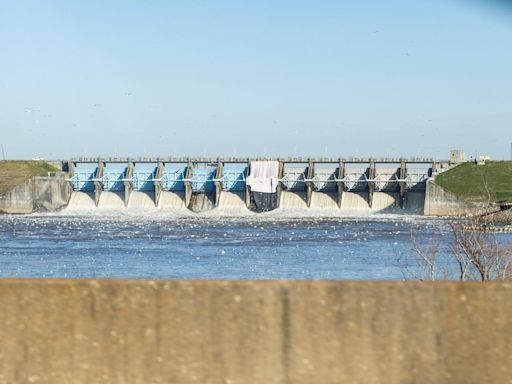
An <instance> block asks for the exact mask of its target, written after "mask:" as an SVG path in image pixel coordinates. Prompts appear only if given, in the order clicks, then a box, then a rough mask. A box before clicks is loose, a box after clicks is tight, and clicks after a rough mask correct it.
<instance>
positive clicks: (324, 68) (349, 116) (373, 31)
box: [0, 0, 512, 159]
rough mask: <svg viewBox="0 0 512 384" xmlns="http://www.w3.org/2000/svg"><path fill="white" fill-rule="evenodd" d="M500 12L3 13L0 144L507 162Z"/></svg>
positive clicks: (232, 4) (261, 5)
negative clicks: (456, 151) (456, 155)
mask: <svg viewBox="0 0 512 384" xmlns="http://www.w3.org/2000/svg"><path fill="white" fill-rule="evenodd" d="M483 4H486V5H483ZM507 4H510V3H509V2H507V1H501V2H500V1H494V2H485V3H483V2H482V3H480V2H478V1H471V0H466V1H464V0H428V1H427V0H417V1H390V2H384V1H370V0H368V1H358V2H348V1H278V2H276V1H265V0H262V1H257V2H256V1H209V2H207V1H182V2H173V1H148V2H140V1H109V2H105V1H87V2H85V1H73V2H70V1H33V2H29V1H3V0H2V1H0V52H1V54H0V143H1V144H2V145H3V146H4V149H5V153H6V156H7V157H8V158H33V157H44V158H69V157H71V156H84V155H86V156H98V155H100V156H139V155H140V156H142V155H148V156H169V155H177V156H189V155H190V156H203V155H207V156H233V155H238V156H263V155H266V156H277V155H280V156H293V155H298V156H324V155H328V156H370V155H373V156H376V157H380V156H429V157H436V158H446V157H447V156H448V151H449V150H450V149H451V148H459V147H460V148H464V149H465V150H466V152H467V154H468V155H474V154H475V153H478V154H479V155H480V154H489V155H491V156H493V157H494V158H498V159H502V158H504V157H505V158H507V159H508V158H509V156H510V143H511V142H512V10H511V7H510V6H508V5H507Z"/></svg>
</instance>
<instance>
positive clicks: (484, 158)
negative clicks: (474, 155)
mask: <svg viewBox="0 0 512 384" xmlns="http://www.w3.org/2000/svg"><path fill="white" fill-rule="evenodd" d="M489 160H491V156H478V165H485V162H486V161H489Z"/></svg>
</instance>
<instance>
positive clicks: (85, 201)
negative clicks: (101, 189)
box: [66, 191, 96, 211]
mask: <svg viewBox="0 0 512 384" xmlns="http://www.w3.org/2000/svg"><path fill="white" fill-rule="evenodd" d="M66 209H67V210H69V211H92V210H95V209H96V204H95V202H94V193H88V192H79V191H74V192H72V193H71V197H70V199H69V203H68V205H67V207H66Z"/></svg>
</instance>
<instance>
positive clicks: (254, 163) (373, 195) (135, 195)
mask: <svg viewBox="0 0 512 384" xmlns="http://www.w3.org/2000/svg"><path fill="white" fill-rule="evenodd" d="M425 164H427V163H426V162H425ZM425 164H423V165H422V164H420V165H421V166H422V167H423V168H422V167H416V168H414V167H409V166H408V165H407V164H406V162H405V161H403V160H400V163H399V164H394V165H396V167H395V166H393V164H391V163H390V162H383V163H382V164H379V163H378V162H375V161H374V160H372V159H370V160H369V161H368V163H367V164H365V163H364V162H363V161H346V162H344V161H343V160H339V161H338V162H334V161H330V160H321V161H316V162H315V161H313V160H307V161H304V160H300V159H299V160H297V161H295V160H291V161H283V160H266V159H265V160H249V161H246V162H244V161H241V160H236V159H235V160H233V159H231V160H229V161H222V160H217V161H212V160H202V161H201V160H196V161H192V160H187V161H184V160H179V161H169V162H164V161H156V162H151V161H146V162H144V161H139V162H133V161H131V160H128V161H126V162H120V161H117V162H116V161H98V162H97V163H92V162H74V163H71V164H70V165H68V167H69V169H70V171H69V174H70V177H69V179H68V181H69V182H70V184H71V185H72V186H73V190H74V192H73V193H72V195H71V198H70V200H69V204H68V207H67V210H68V211H93V212H103V211H122V212H124V211H127V212H132V213H144V212H149V213H151V212H155V213H156V212H158V213H164V214H165V213H169V214H173V213H179V214H180V215H181V214H185V215H194V214H197V213H200V214H202V215H203V214H204V215H210V214H211V215H217V216H218V215H227V216H230V215H236V216H239V215H242V216H243V215H253V214H255V212H259V213H264V214H267V212H274V213H273V215H280V214H283V215H286V216H297V217H300V216H311V215H319V216H338V217H339V216H353V215H368V214H375V213H393V214H415V215H417V214H422V213H423V209H424V202H425V190H426V182H427V179H428V178H429V177H430V175H431V168H429V166H425Z"/></svg>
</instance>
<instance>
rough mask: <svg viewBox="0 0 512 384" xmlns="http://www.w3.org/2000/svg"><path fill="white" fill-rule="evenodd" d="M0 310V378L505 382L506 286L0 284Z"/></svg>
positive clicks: (62, 383)
mask: <svg viewBox="0 0 512 384" xmlns="http://www.w3.org/2000/svg"><path fill="white" fill-rule="evenodd" d="M0 307H1V308H2V312H1V313H0V321H1V324H2V327H0V338H1V340H2V343H1V353H0V378H1V380H2V381H3V382H5V383H31V382H37V383H44V384H46V383H48V384H50V383H51V384H68V383H75V384H81V383H92V382H98V381H101V382H105V383H107V382H108V383H113V384H116V383H134V384H138V383H144V384H145V383H175V384H181V383H183V384H185V383H186V384H189V383H193V382H197V383H214V384H217V383H218V384H225V383H247V384H252V383H254V384H256V383H268V384H281V383H282V384H285V383H294V384H302V383H304V384H306V383H307V384H310V383H326V384H329V383H382V384H402V383H420V384H421V383H429V384H430V383H432V384H434V383H435V384H452V383H475V384H476V383H478V384H480V383H499V384H501V383H510V378H511V377H512V353H511V349H512V347H511V345H512V332H510V329H511V328H512V285H510V284H508V283H488V284H480V283H459V282H437V283H425V282H421V283H419V282H418V283H413V282H339V281H338V282H335V281H162V280H160V281H142V280H138V281H123V280H118V281H109V280H99V281H98V280H10V279H2V280H0ZM475 356H477V357H475Z"/></svg>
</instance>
